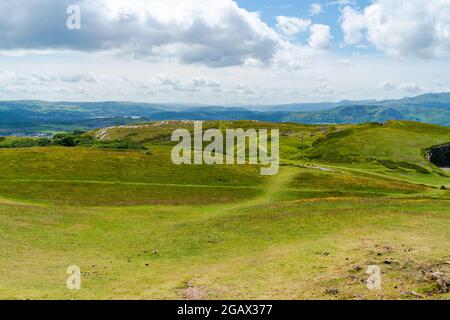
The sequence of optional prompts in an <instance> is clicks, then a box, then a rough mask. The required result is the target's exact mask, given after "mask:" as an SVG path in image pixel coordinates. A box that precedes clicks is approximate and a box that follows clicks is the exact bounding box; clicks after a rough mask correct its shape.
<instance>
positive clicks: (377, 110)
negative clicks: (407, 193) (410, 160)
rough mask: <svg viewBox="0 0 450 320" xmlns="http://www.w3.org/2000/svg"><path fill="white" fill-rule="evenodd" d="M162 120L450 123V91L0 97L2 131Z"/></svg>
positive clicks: (69, 128) (39, 131)
mask: <svg viewBox="0 0 450 320" xmlns="http://www.w3.org/2000/svg"><path fill="white" fill-rule="evenodd" d="M150 120H152V121H158V120H259V121H270V122H298V123H311V124H318V123H321V124H328V123H340V124H352V123H353V124H354V123H361V122H385V121H386V120H412V121H420V122H426V123H433V124H439V125H450V93H439V94H424V95H421V96H418V97H412V98H404V99H400V100H386V101H374V100H369V101H341V102H338V103H330V102H326V103H305V104H290V105H279V106H264V107H252V106H248V107H246V108H242V107H240V108H231V107H217V106H213V107H192V106H188V105H170V104H150V103H134V102H112V101H110V102H47V101H2V102H0V128H1V129H0V134H1V135H38V134H43V135H52V134H54V133H58V132H61V131H72V130H90V129H95V128H102V127H108V126H117V125H126V124H133V123H142V122H145V121H150Z"/></svg>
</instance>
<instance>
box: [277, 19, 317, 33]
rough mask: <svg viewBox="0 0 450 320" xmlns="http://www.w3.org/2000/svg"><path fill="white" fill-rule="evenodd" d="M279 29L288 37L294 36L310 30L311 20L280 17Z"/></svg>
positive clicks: (278, 21) (278, 20)
mask: <svg viewBox="0 0 450 320" xmlns="http://www.w3.org/2000/svg"><path fill="white" fill-rule="evenodd" d="M276 19H277V29H278V30H280V32H281V33H283V34H284V35H286V36H293V35H296V34H299V33H301V32H305V31H307V30H308V28H309V26H310V25H311V20H309V19H300V18H297V17H285V16H278V17H277V18H276Z"/></svg>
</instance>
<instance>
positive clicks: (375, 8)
mask: <svg viewBox="0 0 450 320" xmlns="http://www.w3.org/2000/svg"><path fill="white" fill-rule="evenodd" d="M73 5H75V6H78V7H79V8H80V13H81V29H76V28H75V29H69V28H68V27H67V22H68V20H69V25H72V26H73V25H74V23H76V19H75V20H74V19H72V18H73V16H71V14H72V13H74V12H76V11H71V10H69V13H68V11H67V9H68V8H69V7H70V6H73ZM72 8H73V7H72ZM449 70H450V0H429V1H423V0H373V1H369V0H336V1H333V0H312V1H310V0H296V1H294V0H238V1H232V0H1V2H0V100H9V99H45V100H70V101H99V100H127V101H146V102H170V103H175V102H178V103H196V104H217V105H246V104H252V105H261V104H278V103H292V102H312V101H338V100H343V99H374V98H375V99H384V98H399V97H404V96H413V95H418V94H421V93H424V92H444V91H450V72H449Z"/></svg>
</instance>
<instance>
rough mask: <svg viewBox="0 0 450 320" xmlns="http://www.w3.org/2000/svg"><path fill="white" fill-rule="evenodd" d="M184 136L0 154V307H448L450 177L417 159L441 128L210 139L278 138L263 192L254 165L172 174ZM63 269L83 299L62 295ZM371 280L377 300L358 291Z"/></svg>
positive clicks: (368, 127) (148, 131) (376, 127)
mask: <svg viewBox="0 0 450 320" xmlns="http://www.w3.org/2000/svg"><path fill="white" fill-rule="evenodd" d="M180 127H185V128H187V129H189V130H192V122H188V121H179V122H166V121H163V122H155V123H146V124H140V125H130V126H122V127H111V128H105V129H100V130H96V131H94V132H89V133H79V134H78V135H75V136H74V141H78V142H80V141H81V142H82V143H81V144H78V145H77V146H75V147H61V146H46V147H37V146H33V147H29V148H0V162H1V163H2V170H1V171H0V247H2V248H7V250H0V298H6V299H9V298H19V299H37V298H41V299H72V298H81V299H92V298H102V299H117V298H124V299H127V298H129V299H155V298H160V299H169V298H173V299H214V298H225V299H231V298H242V299H271V298H279V299H299V298H321V299H373V298H375V299H388V298H389V299H391V298H393V299H408V298H417V296H416V295H411V294H410V293H411V292H412V291H414V292H415V293H417V294H419V295H421V297H422V298H424V299H442V298H449V297H450V296H449V293H448V292H445V290H443V289H442V287H440V286H439V284H438V282H437V281H436V280H435V279H433V278H432V273H433V272H437V271H439V272H441V273H442V274H444V275H445V276H450V264H449V263H448V262H447V261H449V260H450V256H449V252H450V233H449V232H448V230H450V214H449V210H448V207H449V204H450V191H449V190H448V189H450V178H449V176H448V174H450V173H448V172H447V171H444V170H442V169H440V168H438V167H436V166H434V165H433V164H431V163H429V162H428V161H427V160H426V158H425V156H424V150H425V149H426V148H429V147H431V146H433V145H438V144H442V143H446V142H450V128H447V127H440V126H433V125H425V124H420V123H414V122H404V121H391V122H388V123H386V124H384V125H381V124H361V125H301V124H291V123H283V124H273V123H264V122H254V121H233V122H222V121H214V122H208V123H205V126H204V127H205V128H212V127H216V128H220V129H222V130H224V129H227V128H267V129H270V128H279V129H280V133H281V157H282V166H281V169H280V173H279V174H278V175H276V176H273V177H261V176H260V175H259V167H258V166H251V165H244V166H237V165H236V166H228V165H223V166H207V165H197V166H196V165H182V166H176V165H173V164H172V163H171V160H170V151H171V148H172V146H173V143H172V142H170V134H171V132H172V131H173V130H174V129H176V128H180ZM8 139H9V141H6V142H4V143H5V145H4V146H5V147H6V146H9V147H10V142H11V140H10V139H12V138H8ZM86 141H87V142H86ZM117 141H121V142H124V141H125V142H132V143H128V144H126V146H128V147H130V146H131V147H136V148H135V149H132V148H131V149H130V148H128V149H114V148H111V146H117V144H113V142H117ZM108 143H110V145H109V146H110V147H109V148H107V149H105V148H104V146H105V144H108ZM0 147H1V145H0ZM445 186H447V187H445ZM446 188H447V189H446ZM70 265H78V266H80V267H81V270H82V290H80V291H76V292H74V291H70V290H67V289H66V287H65V281H66V277H67V275H66V273H65V272H66V268H67V267H68V266H70ZM369 265H379V266H380V267H381V269H382V277H383V282H382V290H380V291H371V290H369V289H367V288H366V286H365V285H364V281H365V279H367V277H368V276H367V275H366V274H365V271H366V269H367V267H368V266H369ZM408 293H409V294H408Z"/></svg>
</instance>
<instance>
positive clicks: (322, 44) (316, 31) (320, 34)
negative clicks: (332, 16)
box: [308, 24, 332, 50]
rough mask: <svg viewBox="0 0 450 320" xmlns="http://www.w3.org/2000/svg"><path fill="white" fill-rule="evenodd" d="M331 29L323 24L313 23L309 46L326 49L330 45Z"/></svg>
mask: <svg viewBox="0 0 450 320" xmlns="http://www.w3.org/2000/svg"><path fill="white" fill-rule="evenodd" d="M331 39H332V36H331V29H330V26H327V25H324V24H313V25H312V26H311V35H310V37H309V40H308V43H309V46H310V47H311V48H313V49H318V50H326V49H328V48H329V47H330V46H331Z"/></svg>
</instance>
